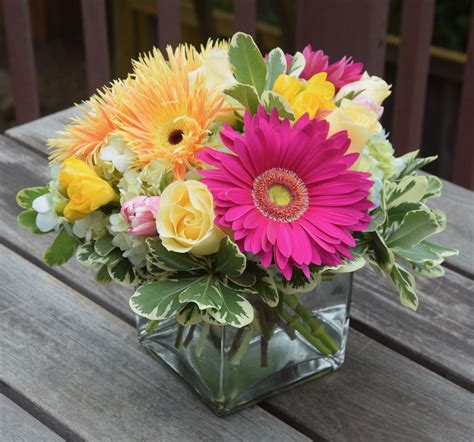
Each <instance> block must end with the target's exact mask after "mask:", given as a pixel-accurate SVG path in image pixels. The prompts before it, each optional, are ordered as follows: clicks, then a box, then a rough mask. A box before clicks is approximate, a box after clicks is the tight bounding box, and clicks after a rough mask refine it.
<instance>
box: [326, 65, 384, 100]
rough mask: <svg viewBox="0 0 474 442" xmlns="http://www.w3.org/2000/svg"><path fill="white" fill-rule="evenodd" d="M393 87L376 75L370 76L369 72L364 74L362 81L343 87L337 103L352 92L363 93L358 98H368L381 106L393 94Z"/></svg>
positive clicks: (338, 94)
mask: <svg viewBox="0 0 474 442" xmlns="http://www.w3.org/2000/svg"><path fill="white" fill-rule="evenodd" d="M391 87H392V86H391V85H389V84H387V83H386V82H385V80H383V79H382V78H379V77H376V76H375V75H372V76H370V75H369V74H368V73H367V72H364V75H362V78H361V79H360V80H358V81H354V82H353V83H349V84H346V85H345V86H344V87H342V88H341V89H340V90H339V92H338V93H337V95H336V98H335V101H336V102H337V101H338V100H341V99H342V98H344V97H345V96H347V94H349V93H350V92H360V91H362V92H360V94H359V95H358V96H357V97H361V98H368V99H369V100H371V101H372V102H373V103H374V104H375V105H377V106H381V105H382V102H383V101H384V100H385V99H386V98H387V97H388V96H389V95H390V94H391V93H392V91H391V90H390V88H391Z"/></svg>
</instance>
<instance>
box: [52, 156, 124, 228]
mask: <svg viewBox="0 0 474 442" xmlns="http://www.w3.org/2000/svg"><path fill="white" fill-rule="evenodd" d="M59 188H60V190H61V192H62V193H63V194H65V195H67V197H68V198H69V202H68V203H67V205H66V207H64V211H63V214H64V216H65V217H66V218H67V219H68V220H69V221H78V220H80V219H83V218H85V217H86V216H88V215H89V214H91V213H92V212H94V211H96V210H97V209H98V208H99V207H102V206H105V205H106V204H108V203H110V202H111V201H118V195H117V194H116V192H115V191H114V189H113V188H112V186H111V185H110V184H109V183H107V181H104V180H103V179H102V178H100V177H99V176H98V175H97V174H96V173H95V171H94V169H93V168H92V167H91V166H89V165H88V164H87V163H86V162H85V161H82V160H78V159H76V158H67V159H66V160H64V164H63V167H62V169H61V172H60V174H59Z"/></svg>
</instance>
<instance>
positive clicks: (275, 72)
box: [265, 48, 286, 90]
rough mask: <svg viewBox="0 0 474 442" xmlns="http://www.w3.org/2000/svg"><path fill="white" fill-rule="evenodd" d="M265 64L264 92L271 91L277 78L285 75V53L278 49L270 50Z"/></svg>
mask: <svg viewBox="0 0 474 442" xmlns="http://www.w3.org/2000/svg"><path fill="white" fill-rule="evenodd" d="M265 63H266V64H267V77H266V80H265V90H271V89H272V87H273V84H274V83H275V80H276V79H277V78H278V76H279V75H280V74H285V73H286V57H285V53H284V52H283V51H282V50H281V49H280V48H275V49H272V50H271V51H270V52H269V53H268V58H267V60H266V61H265Z"/></svg>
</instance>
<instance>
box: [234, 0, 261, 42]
mask: <svg viewBox="0 0 474 442" xmlns="http://www.w3.org/2000/svg"><path fill="white" fill-rule="evenodd" d="M234 31H235V32H238V31H240V32H245V33H246V34H250V35H251V36H252V37H254V38H255V37H256V36H257V2H256V0H234Z"/></svg>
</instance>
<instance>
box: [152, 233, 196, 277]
mask: <svg viewBox="0 0 474 442" xmlns="http://www.w3.org/2000/svg"><path fill="white" fill-rule="evenodd" d="M146 243H147V246H148V249H149V251H150V254H151V255H152V256H153V259H152V261H153V264H155V265H156V266H158V267H161V268H162V269H163V270H170V271H177V270H178V271H179V270H183V271H189V270H196V269H202V268H204V267H205V262H204V261H203V260H200V259H199V258H196V257H194V256H192V255H190V254H189V253H176V252H170V251H169V250H168V249H166V247H165V246H164V245H163V244H162V243H161V241H160V240H159V239H158V238H148V239H147V240H146Z"/></svg>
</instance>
